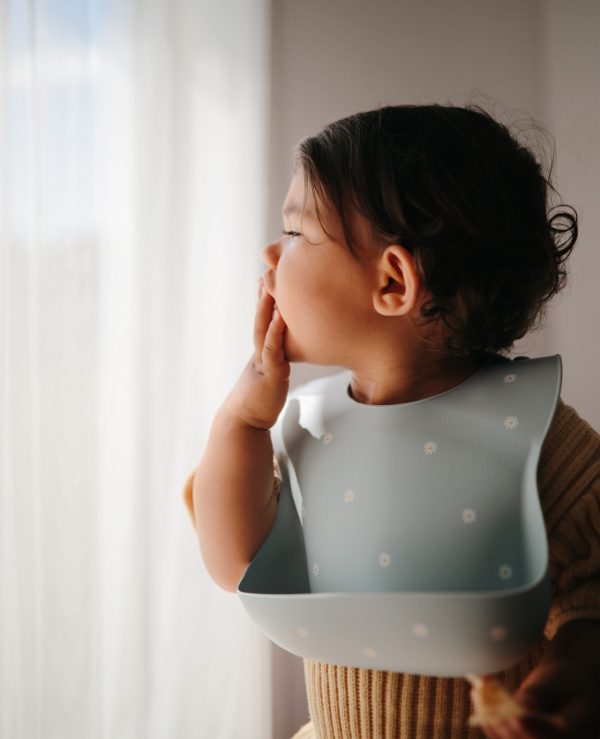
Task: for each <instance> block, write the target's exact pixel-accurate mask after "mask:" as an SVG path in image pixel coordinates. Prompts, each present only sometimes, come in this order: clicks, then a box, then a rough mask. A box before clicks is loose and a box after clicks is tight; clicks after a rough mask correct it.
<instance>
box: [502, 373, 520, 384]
mask: <svg viewBox="0 0 600 739" xmlns="http://www.w3.org/2000/svg"><path fill="white" fill-rule="evenodd" d="M516 379H517V376H516V375H515V373H514V372H509V374H508V375H504V382H506V384H510V383H511V382H514V381H515V380H516Z"/></svg>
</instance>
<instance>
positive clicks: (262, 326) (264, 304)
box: [253, 289, 273, 357]
mask: <svg viewBox="0 0 600 739" xmlns="http://www.w3.org/2000/svg"><path fill="white" fill-rule="evenodd" d="M272 313H273V298H272V297H271V296H270V295H269V293H268V292H267V291H266V290H264V289H263V292H262V294H261V296H260V298H259V299H258V305H257V306H256V314H255V316H254V334H253V339H254V351H255V353H256V356H257V357H261V356H262V351H263V346H264V343H265V337H266V335H267V329H268V328H269V324H270V323H271V315H272Z"/></svg>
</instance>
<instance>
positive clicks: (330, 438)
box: [321, 434, 333, 446]
mask: <svg viewBox="0 0 600 739" xmlns="http://www.w3.org/2000/svg"><path fill="white" fill-rule="evenodd" d="M321 441H322V442H323V444H325V446H328V445H329V444H331V442H332V441H333V434H323V436H321Z"/></svg>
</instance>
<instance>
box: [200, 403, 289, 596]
mask: <svg viewBox="0 0 600 739" xmlns="http://www.w3.org/2000/svg"><path fill="white" fill-rule="evenodd" d="M193 502H194V518H195V525H196V531H197V533H198V539H199V542H200V550H201V552H202V558H203V560H204V563H205V565H206V568H207V570H208V572H209V574H210V576H211V577H212V578H213V579H214V580H215V582H216V583H217V584H218V585H219V586H220V587H222V588H224V589H225V590H228V591H231V592H234V591H235V588H236V585H237V583H238V582H239V579H240V577H241V576H242V574H243V572H244V569H245V568H246V567H247V565H248V564H249V563H250V562H251V560H252V558H253V557H254V555H255V554H256V552H257V551H258V549H259V548H260V546H261V544H262V542H263V541H264V540H265V538H266V536H267V534H268V533H269V531H270V529H271V527H272V525H273V522H274V519H275V515H276V512H277V500H276V498H275V496H274V494H273V446H272V443H271V435H270V432H269V430H268V429H258V428H254V427H252V426H249V425H248V424H246V423H244V422H243V421H241V420H239V419H238V418H237V417H236V416H235V415H233V414H232V413H231V412H230V411H229V410H228V409H227V407H226V406H225V405H224V406H222V408H221V409H219V411H218V413H217V415H216V416H215V419H214V421H213V424H212V427H211V431H210V435H209V439H208V443H207V447H206V450H205V452H204V455H203V457H202V459H201V461H200V464H199V466H198V469H197V471H196V474H195V477H194V487H193Z"/></svg>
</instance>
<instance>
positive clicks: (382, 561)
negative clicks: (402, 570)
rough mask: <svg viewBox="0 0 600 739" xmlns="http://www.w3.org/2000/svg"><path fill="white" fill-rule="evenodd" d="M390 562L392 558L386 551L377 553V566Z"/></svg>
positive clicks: (388, 564)
mask: <svg viewBox="0 0 600 739" xmlns="http://www.w3.org/2000/svg"><path fill="white" fill-rule="evenodd" d="M391 563H392V558H391V557H390V555H389V554H388V553H387V552H381V554H380V555H379V566H380V567H389V566H390V564H391Z"/></svg>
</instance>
